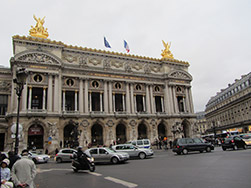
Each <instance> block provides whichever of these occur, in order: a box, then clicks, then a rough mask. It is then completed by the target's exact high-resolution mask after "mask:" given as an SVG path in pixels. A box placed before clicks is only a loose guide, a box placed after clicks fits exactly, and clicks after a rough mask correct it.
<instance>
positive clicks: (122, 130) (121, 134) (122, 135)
mask: <svg viewBox="0 0 251 188" xmlns="http://www.w3.org/2000/svg"><path fill="white" fill-rule="evenodd" d="M116 141H117V143H119V144H123V143H126V141H127V139H126V127H125V125H124V124H118V125H117V126H116Z"/></svg>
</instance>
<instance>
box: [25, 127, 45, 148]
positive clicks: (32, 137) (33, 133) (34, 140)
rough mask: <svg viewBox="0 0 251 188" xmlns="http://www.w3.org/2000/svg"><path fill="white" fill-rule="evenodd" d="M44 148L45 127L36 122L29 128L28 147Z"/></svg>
mask: <svg viewBox="0 0 251 188" xmlns="http://www.w3.org/2000/svg"><path fill="white" fill-rule="evenodd" d="M43 148H44V128H43V127H42V126H41V125H38V124H35V125H32V126H30V128H29V130H28V149H33V150H34V149H43Z"/></svg>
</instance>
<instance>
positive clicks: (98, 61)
mask: <svg viewBox="0 0 251 188" xmlns="http://www.w3.org/2000/svg"><path fill="white" fill-rule="evenodd" d="M89 62H90V63H91V64H93V65H94V66H97V65H100V64H101V61H100V60H99V59H96V58H92V59H90V60H89Z"/></svg>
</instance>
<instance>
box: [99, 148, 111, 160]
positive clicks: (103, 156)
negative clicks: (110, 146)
mask: <svg viewBox="0 0 251 188" xmlns="http://www.w3.org/2000/svg"><path fill="white" fill-rule="evenodd" d="M98 151H99V154H98V158H99V162H110V158H111V155H110V154H109V152H108V151H107V150H106V149H105V148H99V150H98Z"/></svg>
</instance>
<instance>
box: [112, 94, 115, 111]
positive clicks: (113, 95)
mask: <svg viewBox="0 0 251 188" xmlns="http://www.w3.org/2000/svg"><path fill="white" fill-rule="evenodd" d="M112 104H113V112H116V106H115V93H112Z"/></svg>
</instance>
